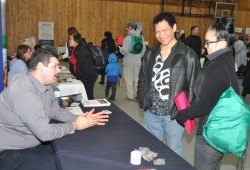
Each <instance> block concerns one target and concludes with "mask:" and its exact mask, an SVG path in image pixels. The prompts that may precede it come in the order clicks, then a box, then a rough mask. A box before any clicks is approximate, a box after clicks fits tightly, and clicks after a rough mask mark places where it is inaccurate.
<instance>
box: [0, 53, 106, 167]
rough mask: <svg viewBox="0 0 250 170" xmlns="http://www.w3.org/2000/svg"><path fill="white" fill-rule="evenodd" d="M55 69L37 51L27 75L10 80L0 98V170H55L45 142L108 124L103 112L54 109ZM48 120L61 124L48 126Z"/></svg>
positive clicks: (50, 58) (55, 63)
mask: <svg viewBox="0 0 250 170" xmlns="http://www.w3.org/2000/svg"><path fill="white" fill-rule="evenodd" d="M58 65H59V61H58V59H57V58H56V57H55V56H54V55H53V53H52V52H50V51H48V50H46V49H38V50H37V51H35V52H34V53H33V54H32V57H31V59H30V62H29V64H28V70H29V71H28V73H27V74H24V75H17V76H15V77H13V81H12V84H11V85H10V86H9V87H8V88H6V89H5V90H4V91H3V92H2V93H1V94H0V136H1V140H0V169H8V170H11V169H25V170H28V169H36V170H37V169H49V170H52V169H56V165H55V158H54V153H53V150H52V148H51V145H50V144H44V143H45V142H47V143H48V141H52V140H54V139H56V138H60V137H63V136H65V135H67V134H72V133H74V132H75V130H82V129H86V128H89V127H91V126H94V125H105V123H106V122H107V121H108V115H106V114H105V112H103V111H102V112H98V113H96V114H93V113H94V109H92V110H91V111H89V112H86V113H83V114H81V115H78V116H77V115H74V114H72V113H70V112H68V111H67V110H65V109H63V108H61V107H60V106H59V105H58V103H57V100H56V98H55V96H54V92H53V90H52V86H51V84H52V83H54V82H55V81H56V77H57V74H58V73H60V72H61V70H60V69H59V67H58ZM51 119H54V120H58V121H60V122H65V123H58V124H53V123H51V124H50V123H49V122H50V120H51Z"/></svg>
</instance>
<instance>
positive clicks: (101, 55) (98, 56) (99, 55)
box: [86, 45, 108, 70]
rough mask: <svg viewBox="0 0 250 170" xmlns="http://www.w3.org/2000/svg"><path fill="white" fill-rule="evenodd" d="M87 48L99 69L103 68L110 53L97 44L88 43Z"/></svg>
mask: <svg viewBox="0 0 250 170" xmlns="http://www.w3.org/2000/svg"><path fill="white" fill-rule="evenodd" d="M86 47H87V49H88V50H89V51H90V53H91V54H92V55H91V56H92V57H93V61H94V64H95V67H96V69H97V70H103V69H104V68H105V66H106V63H107V59H108V54H107V52H106V51H104V50H102V49H101V47H98V46H95V45H86Z"/></svg>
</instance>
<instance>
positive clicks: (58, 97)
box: [54, 87, 61, 106]
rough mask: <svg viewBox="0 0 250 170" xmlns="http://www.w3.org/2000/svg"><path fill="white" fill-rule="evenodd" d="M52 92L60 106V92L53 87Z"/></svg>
mask: <svg viewBox="0 0 250 170" xmlns="http://www.w3.org/2000/svg"><path fill="white" fill-rule="evenodd" d="M54 93H55V98H56V100H57V102H58V104H59V106H61V92H60V90H59V88H57V87H55V89H54Z"/></svg>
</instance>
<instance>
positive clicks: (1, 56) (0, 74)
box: [0, 0, 7, 92]
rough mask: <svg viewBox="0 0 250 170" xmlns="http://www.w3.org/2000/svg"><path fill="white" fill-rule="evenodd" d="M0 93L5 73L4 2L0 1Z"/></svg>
mask: <svg viewBox="0 0 250 170" xmlns="http://www.w3.org/2000/svg"><path fill="white" fill-rule="evenodd" d="M0 14H1V17H0V50H1V51H2V53H0V63H2V64H0V92H2V91H3V89H4V81H5V71H4V70H7V36H6V0H1V8H0Z"/></svg>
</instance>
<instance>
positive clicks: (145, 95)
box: [138, 41, 200, 119]
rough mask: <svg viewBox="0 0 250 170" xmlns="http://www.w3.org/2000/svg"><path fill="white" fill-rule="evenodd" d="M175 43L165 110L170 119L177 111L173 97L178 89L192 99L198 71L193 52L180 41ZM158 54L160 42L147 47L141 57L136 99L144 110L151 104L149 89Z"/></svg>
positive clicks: (173, 117)
mask: <svg viewBox="0 0 250 170" xmlns="http://www.w3.org/2000/svg"><path fill="white" fill-rule="evenodd" d="M175 45H176V48H175V52H174V57H173V59H172V62H171V68H170V84H169V86H170V94H169V107H168V108H169V110H168V111H166V113H168V116H169V117H170V119H175V117H176V115H177V113H178V112H177V108H176V106H175V104H174V101H173V98H174V97H175V96H176V95H177V94H178V93H179V92H180V91H182V90H184V91H185V92H186V94H187V98H188V100H189V101H190V102H192V101H193V100H194V90H193V89H194V85H195V81H196V79H197V76H198V74H199V71H200V62H199V60H198V57H197V55H196V54H195V52H194V51H193V50H192V49H190V48H189V47H187V46H185V45H184V43H182V42H181V41H177V44H175ZM172 49H173V48H172ZM158 54H160V44H158V45H156V46H155V47H153V48H150V49H148V50H147V51H146V53H145V55H144V57H143V59H142V65H141V69H140V74H139V81H138V97H139V98H138V99H139V105H140V107H143V108H144V111H146V110H148V109H149V108H150V107H151V105H152V99H151V98H150V94H149V91H150V88H151V82H152V72H153V66H154V65H155V62H156V61H155V59H156V57H157V55H158Z"/></svg>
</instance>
